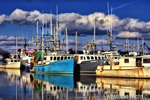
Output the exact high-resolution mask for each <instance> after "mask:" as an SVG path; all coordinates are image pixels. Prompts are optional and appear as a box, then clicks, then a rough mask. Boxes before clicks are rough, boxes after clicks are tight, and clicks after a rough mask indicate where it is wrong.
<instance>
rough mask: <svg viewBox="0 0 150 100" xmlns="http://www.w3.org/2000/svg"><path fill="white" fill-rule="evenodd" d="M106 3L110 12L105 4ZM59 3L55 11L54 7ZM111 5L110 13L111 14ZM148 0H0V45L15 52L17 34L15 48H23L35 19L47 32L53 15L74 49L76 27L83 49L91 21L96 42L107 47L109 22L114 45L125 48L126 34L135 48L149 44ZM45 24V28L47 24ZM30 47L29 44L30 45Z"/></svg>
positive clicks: (33, 30) (90, 33) (90, 34)
mask: <svg viewBox="0 0 150 100" xmlns="http://www.w3.org/2000/svg"><path fill="white" fill-rule="evenodd" d="M108 3H109V14H108V6H107V4H108ZM57 6H58V14H56V7H57ZM111 8H112V14H111ZM149 9H150V1H149V0H1V3H0V48H2V49H4V50H7V51H9V52H15V48H16V47H15V45H16V43H15V36H16V35H17V36H18V48H23V43H24V38H27V40H28V43H29V44H32V36H33V35H34V36H35V35H36V24H35V21H36V20H37V19H38V20H39V33H41V29H40V27H41V26H42V25H43V23H44V24H45V28H44V33H46V32H48V33H50V29H49V24H50V18H51V16H52V19H53V20H52V22H53V26H56V24H55V22H56V16H57V18H58V22H59V34H60V39H61V41H62V40H63V38H64V33H65V28H66V27H67V28H68V39H69V40H68V42H69V48H72V49H75V29H76V30H77V32H78V50H83V49H84V47H86V43H87V42H91V41H92V40H93V39H94V36H93V34H94V22H95V25H96V39H95V41H96V43H97V49H98V50H100V48H101V47H100V42H101V41H102V42H103V45H104V49H105V50H109V46H108V44H107V40H106V35H107V34H108V30H109V26H111V25H112V31H113V32H112V34H113V35H114V36H115V41H114V42H113V45H114V46H116V48H117V49H118V50H122V51H125V47H124V46H125V42H126V38H128V39H130V40H129V43H130V44H135V46H136V50H138V49H137V47H138V45H137V43H138V40H139V45H141V44H142V40H141V39H142V37H144V42H146V44H147V45H148V46H150V43H149V39H150V37H149V36H150V17H149V16H150V13H149ZM51 12H52V13H51ZM46 27H48V28H46ZM29 48H30V49H31V48H32V45H30V47H29Z"/></svg>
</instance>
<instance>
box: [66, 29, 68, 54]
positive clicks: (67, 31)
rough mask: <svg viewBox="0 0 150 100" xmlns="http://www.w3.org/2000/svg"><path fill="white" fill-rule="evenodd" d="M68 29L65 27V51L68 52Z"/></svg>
mask: <svg viewBox="0 0 150 100" xmlns="http://www.w3.org/2000/svg"><path fill="white" fill-rule="evenodd" d="M67 32H68V29H67V28H66V52H67V54H68V33H67Z"/></svg>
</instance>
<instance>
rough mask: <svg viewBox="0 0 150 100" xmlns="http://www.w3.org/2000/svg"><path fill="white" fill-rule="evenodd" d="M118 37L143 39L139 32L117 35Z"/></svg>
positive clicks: (126, 32)
mask: <svg viewBox="0 0 150 100" xmlns="http://www.w3.org/2000/svg"><path fill="white" fill-rule="evenodd" d="M117 37H119V38H137V37H141V34H140V33H138V32H128V31H125V32H121V33H119V34H118V35H117Z"/></svg>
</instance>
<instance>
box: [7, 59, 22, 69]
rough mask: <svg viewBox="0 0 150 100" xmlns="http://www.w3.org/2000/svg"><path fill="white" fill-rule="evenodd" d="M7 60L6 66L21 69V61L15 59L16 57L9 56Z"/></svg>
mask: <svg viewBox="0 0 150 100" xmlns="http://www.w3.org/2000/svg"><path fill="white" fill-rule="evenodd" d="M6 60H7V64H6V65H5V66H6V67H5V68H9V69H20V68H21V62H20V60H19V59H15V58H8V59H6Z"/></svg>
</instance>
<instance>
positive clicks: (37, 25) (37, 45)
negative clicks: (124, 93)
mask: <svg viewBox="0 0 150 100" xmlns="http://www.w3.org/2000/svg"><path fill="white" fill-rule="evenodd" d="M36 49H37V51H38V19H37V20H36Z"/></svg>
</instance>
